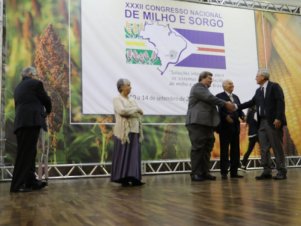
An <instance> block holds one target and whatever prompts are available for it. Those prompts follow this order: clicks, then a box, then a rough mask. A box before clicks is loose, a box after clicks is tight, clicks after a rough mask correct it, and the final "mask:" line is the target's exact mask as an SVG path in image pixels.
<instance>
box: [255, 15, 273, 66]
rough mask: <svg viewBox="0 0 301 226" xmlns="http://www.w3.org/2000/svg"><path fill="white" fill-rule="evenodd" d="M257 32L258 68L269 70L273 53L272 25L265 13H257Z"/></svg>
mask: <svg viewBox="0 0 301 226" xmlns="http://www.w3.org/2000/svg"><path fill="white" fill-rule="evenodd" d="M256 32H257V49H258V66H259V68H267V65H268V64H269V61H270V58H271V53H272V40H271V25H270V23H269V22H268V21H267V19H266V18H264V17H263V12H256Z"/></svg>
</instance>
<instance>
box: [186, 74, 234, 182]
mask: <svg viewBox="0 0 301 226" xmlns="http://www.w3.org/2000/svg"><path fill="white" fill-rule="evenodd" d="M212 76H213V75H212V73H211V72H208V71H204V72H202V73H201V74H200V76H199V82H198V83H196V84H194V85H193V86H192V88H191V90H190V95H189V103H188V111H187V115H186V127H187V130H188V133H189V138H190V142H191V145H192V147H191V155H190V158H191V180H192V181H204V180H215V179H216V177H215V176H212V175H211V174H210V173H209V169H210V156H211V151H212V148H213V145H214V140H215V138H214V129H215V127H217V126H218V124H219V122H220V117H219V114H218V112H217V106H218V107H225V108H226V109H227V110H229V111H235V109H236V108H235V105H234V104H233V103H231V102H230V101H227V102H226V101H224V100H222V99H219V98H217V97H215V96H214V95H213V94H212V93H211V92H210V91H209V87H210V86H211V83H212Z"/></svg>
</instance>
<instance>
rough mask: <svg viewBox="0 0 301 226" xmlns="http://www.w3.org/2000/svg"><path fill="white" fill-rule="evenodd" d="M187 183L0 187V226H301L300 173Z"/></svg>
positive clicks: (176, 179)
mask: <svg viewBox="0 0 301 226" xmlns="http://www.w3.org/2000/svg"><path fill="white" fill-rule="evenodd" d="M239 173H240V174H242V175H244V176H245V177H244V178H243V179H230V178H229V179H228V180H221V178H220V175H219V173H218V172H215V173H213V175H216V176H217V180H216V181H205V182H191V180H190V176H189V174H176V175H156V176H144V177H143V181H145V182H146V184H145V185H144V186H142V187H120V186H119V185H117V184H114V183H111V182H110V181H109V178H94V179H75V180H70V179H68V180H51V181H49V186H48V187H47V188H46V189H45V190H42V191H38V192H30V193H13V194H10V193H9V186H10V183H9V182H2V183H0V225H1V226H3V225H7V226H13V225H24V226H25V225H26V226H47V225H51V226H52V225H55V226H60V225H66V226H69V225H71V226H77V225H104V226H110V225H118V226H119V225H122V226H126V225H135V226H140V225H158V226H161V225H163V226H167V225H172V226H177V225H179V226H190V225H206V226H207V225H243V226H246V225H256V226H262V225H271V226H275V225H281V226H287V225H292V226H296V225H301V189H300V188H301V180H300V179H301V169H300V168H295V169H289V170H288V179H287V180H284V181H275V180H268V181H256V180H255V178H254V177H255V176H256V175H258V174H260V173H261V171H259V170H252V171H246V172H242V171H240V172H239Z"/></svg>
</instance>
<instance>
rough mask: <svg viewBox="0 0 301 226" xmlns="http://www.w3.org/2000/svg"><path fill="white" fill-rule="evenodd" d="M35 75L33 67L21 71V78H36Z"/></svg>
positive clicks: (35, 71)
mask: <svg viewBox="0 0 301 226" xmlns="http://www.w3.org/2000/svg"><path fill="white" fill-rule="evenodd" d="M36 75H37V70H36V69H35V68H34V67H26V68H24V69H23V70H22V72H21V76H22V77H25V76H29V77H30V76H36Z"/></svg>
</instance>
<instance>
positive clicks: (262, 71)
mask: <svg viewBox="0 0 301 226" xmlns="http://www.w3.org/2000/svg"><path fill="white" fill-rule="evenodd" d="M257 74H258V75H262V76H263V77H264V79H265V80H269V79H270V72H269V70H268V69H266V68H262V69H259V70H258V72H257Z"/></svg>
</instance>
